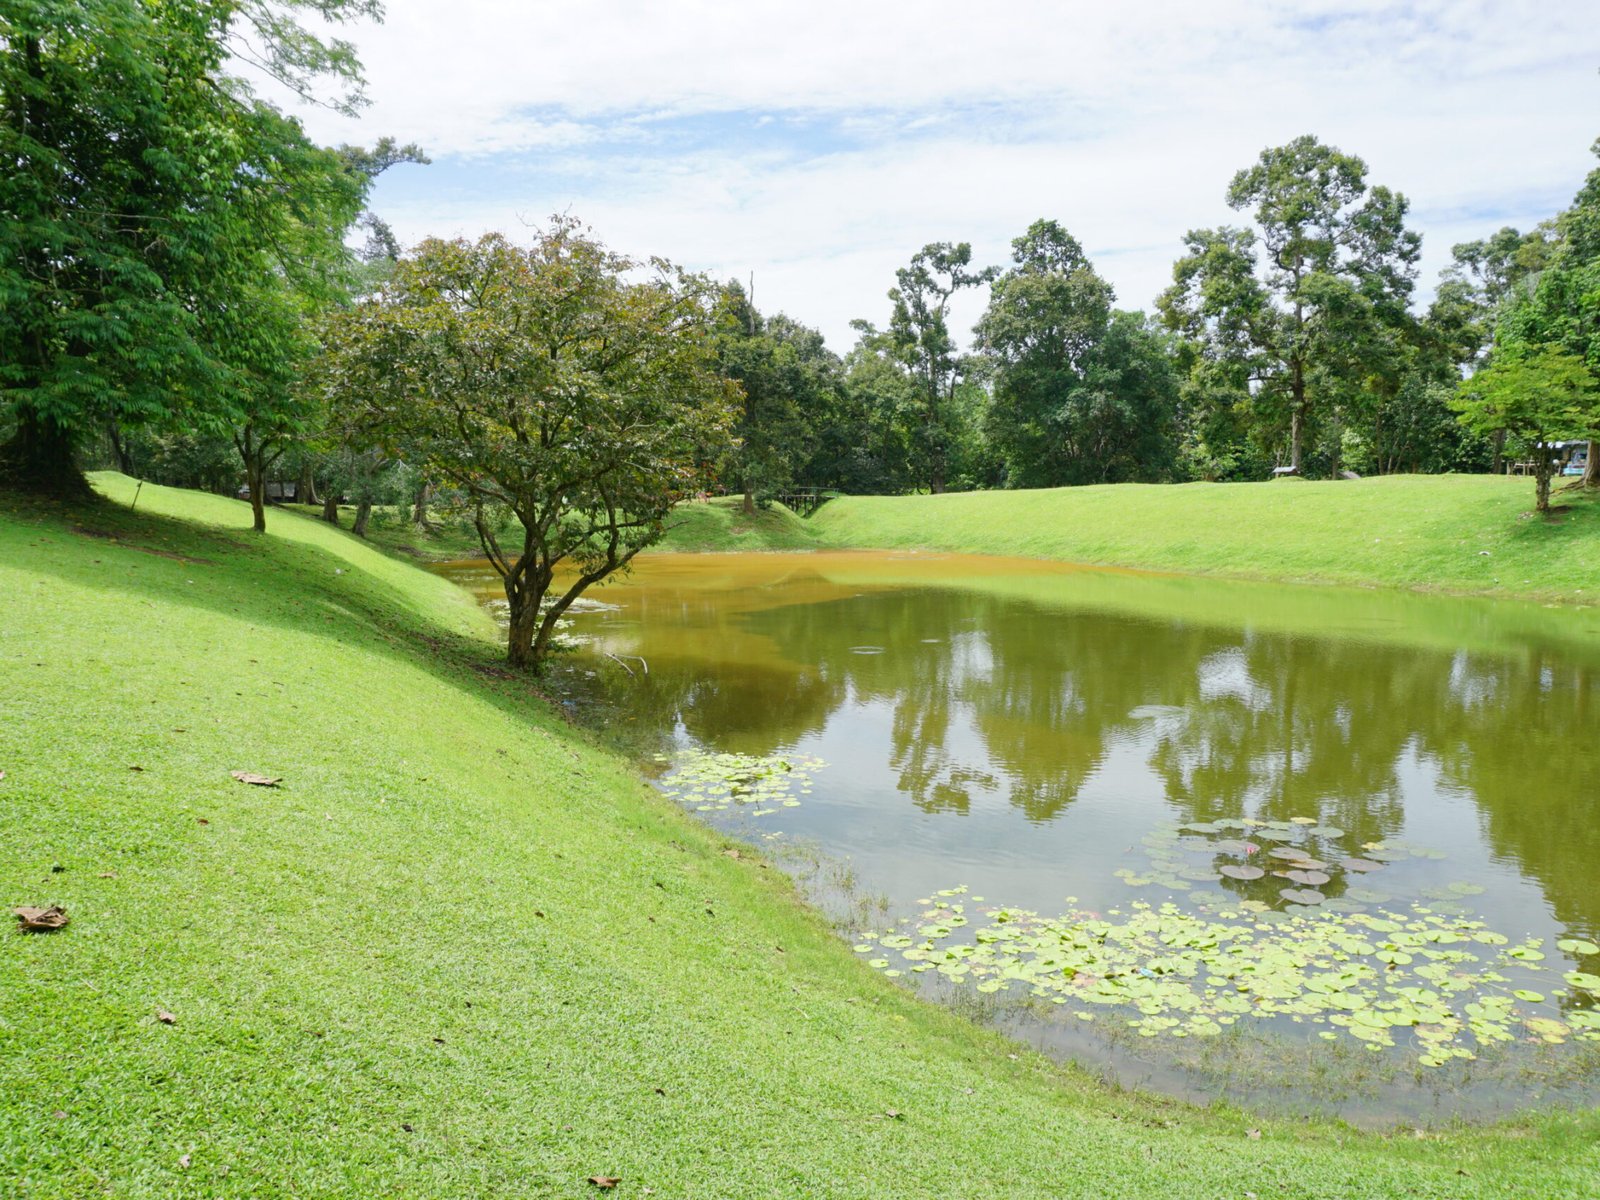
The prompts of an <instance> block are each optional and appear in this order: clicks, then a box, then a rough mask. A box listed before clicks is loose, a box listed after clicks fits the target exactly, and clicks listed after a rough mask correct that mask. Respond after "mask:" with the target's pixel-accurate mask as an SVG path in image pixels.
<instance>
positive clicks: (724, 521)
mask: <svg viewBox="0 0 1600 1200" xmlns="http://www.w3.org/2000/svg"><path fill="white" fill-rule="evenodd" d="M282 511H285V512H295V513H300V514H302V515H305V516H308V517H309V516H315V515H317V514H318V513H320V512H321V511H322V510H321V509H320V508H313V507H311V506H308V505H287V506H285V507H284V508H283V510H282ZM409 516H410V514H409V512H406V511H403V510H398V509H393V508H378V509H375V510H374V511H373V514H372V521H371V523H370V524H369V525H368V526H367V540H368V541H369V542H371V543H372V544H373V545H375V546H379V547H381V548H383V549H384V550H387V551H389V552H390V553H391V554H396V555H399V556H401V557H404V558H413V559H417V560H418V561H421V562H445V561H449V560H451V559H462V558H481V557H482V556H483V546H482V543H481V542H479V540H478V533H477V530H475V529H474V528H473V527H472V523H471V521H469V520H467V519H465V518H463V517H461V516H459V515H452V514H444V515H441V514H439V513H437V512H436V513H435V514H434V519H433V524H432V525H431V526H430V527H429V528H427V529H419V528H417V526H415V525H413V524H412V523H411V521H410V519H409ZM354 519H355V509H354V508H352V507H350V506H348V505H346V506H344V507H342V508H341V509H340V520H341V523H342V525H343V526H344V527H346V528H348V527H349V525H350V524H351V522H352V521H353V520H354ZM508 520H509V519H508ZM511 528H513V526H511V525H509V524H508V526H507V527H506V530H505V531H503V532H501V533H500V536H501V540H502V543H503V544H504V545H505V546H506V548H507V549H508V550H512V551H513V552H514V551H515V550H518V549H520V548H521V544H522V542H521V539H522V534H521V531H520V527H518V528H517V532H516V533H514V534H513V533H511V532H510V529H511ZM816 546H817V533H816V531H815V529H813V528H812V527H811V526H810V525H809V524H807V523H806V522H804V521H802V520H801V519H800V518H799V517H797V516H795V514H794V513H793V512H791V511H790V510H789V509H788V508H786V507H784V505H782V504H779V503H777V502H774V503H773V504H772V505H771V506H770V507H768V508H764V509H758V510H757V512H756V514H755V515H754V516H753V517H747V516H745V514H744V510H743V505H742V502H741V500H740V498H739V497H737V496H720V497H717V498H715V499H712V500H697V501H694V502H692V503H689V504H680V505H679V506H678V507H677V508H676V509H675V510H674V511H673V513H672V516H671V517H670V518H669V519H668V521H667V533H666V536H665V537H664V538H662V539H661V541H660V542H658V543H657V544H656V545H655V546H654V547H652V549H655V550H657V551H677V552H681V553H716V552H723V551H751V550H814V549H816Z"/></svg>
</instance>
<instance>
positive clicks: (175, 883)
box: [0, 477, 1600, 1200]
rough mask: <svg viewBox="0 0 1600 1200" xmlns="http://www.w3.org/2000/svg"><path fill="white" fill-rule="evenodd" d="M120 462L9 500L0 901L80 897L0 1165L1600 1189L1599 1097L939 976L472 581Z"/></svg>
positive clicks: (635, 1191)
mask: <svg viewBox="0 0 1600 1200" xmlns="http://www.w3.org/2000/svg"><path fill="white" fill-rule="evenodd" d="M100 484H101V486H102V487H103V488H104V489H105V490H106V491H107V492H108V494H109V495H110V496H111V497H112V501H113V502H112V503H108V504H105V505H103V506H100V507H96V508H90V509H85V510H82V511H76V512H67V513H63V512H58V511H55V510H52V509H40V508H34V507H27V506H23V507H17V506H11V507H6V506H4V505H0V595H3V596H4V597H5V598H6V604H5V607H4V610H3V615H0V696H3V697H4V706H5V712H4V717H5V719H4V722H3V725H0V771H4V772H5V775H4V778H3V779H0V830H3V831H4V832H3V833H0V839H3V846H4V850H5V853H4V854H3V855H0V898H3V899H4V900H5V901H6V902H7V904H8V905H9V904H49V903H61V904H63V905H65V906H66V907H67V909H68V910H69V911H70V913H71V914H72V924H71V925H70V926H69V927H68V928H67V929H65V930H64V931H62V932H59V933H56V934H48V935H24V934H20V933H6V934H4V935H3V936H0V1045H3V1047H4V1052H3V1053H0V1180H4V1181H5V1186H4V1189H3V1191H4V1194H5V1195H7V1196H8V1197H9V1196H18V1197H28V1198H35V1197H83V1196H91V1195H96V1196H97V1195H109V1196H119V1197H162V1198H166V1197H184V1196H197V1197H198V1196H206V1197H212V1196H290V1195H297V1196H316V1197H331V1196H350V1197H363V1198H366V1197H376V1196H388V1195H405V1196H414V1197H415V1196H423V1197H449V1198H452V1200H454V1198H460V1197H477V1196H483V1197H489V1196H493V1197H497V1198H504V1197H522V1196H582V1195H586V1194H594V1192H595V1189H594V1188H593V1187H592V1186H591V1185H590V1184H588V1183H587V1182H585V1181H586V1179H587V1178H588V1177H589V1176H592V1175H593V1176H620V1177H621V1180H622V1182H621V1183H620V1185H618V1187H617V1188H616V1190H615V1192H614V1193H613V1194H615V1195H619V1196H643V1195H645V1194H646V1192H647V1189H649V1190H650V1192H651V1193H652V1194H654V1195H657V1196H707V1197H725V1196H795V1195H826V1196H879V1195H893V1196H897V1197H910V1196H930V1197H933V1196H937V1197H951V1196H960V1197H977V1196H990V1195H996V1196H998V1195H1014V1194H1042V1195H1048V1196H1086V1197H1087V1196H1097V1197H1098V1196H1125V1195H1135V1196H1163V1197H1189V1196H1193V1197H1202V1196H1203V1197H1217V1196H1240V1197H1242V1196H1245V1195H1247V1194H1252V1193H1253V1194H1255V1195H1258V1196H1262V1197H1268V1196H1271V1197H1319V1198H1320V1197H1336V1196H1337V1197H1390V1196H1424V1197H1468V1196H1485V1197H1487V1196H1496V1197H1499V1196H1507V1195H1514V1194H1528V1195H1582V1194H1586V1192H1587V1191H1592V1186H1593V1181H1594V1179H1595V1178H1596V1177H1597V1175H1596V1172H1597V1171H1600V1152H1597V1150H1596V1134H1597V1133H1600V1121H1597V1119H1596V1118H1595V1116H1594V1115H1593V1114H1588V1115H1583V1116H1573V1117H1555V1116H1546V1117H1538V1118H1528V1119H1526V1120H1524V1121H1522V1122H1520V1123H1518V1124H1516V1125H1515V1126H1508V1127H1506V1128H1504V1129H1496V1130H1493V1131H1467V1132H1460V1133H1448V1134H1444V1135H1441V1136H1429V1137H1426V1138H1420V1137H1416V1136H1413V1135H1412V1134H1411V1133H1410V1132H1409V1131H1406V1132H1404V1133H1403V1134H1397V1135H1396V1136H1393V1137H1376V1136H1370V1135H1355V1134H1351V1133H1349V1132H1348V1131H1345V1130H1342V1129H1341V1128H1339V1127H1337V1126H1333V1125H1326V1124H1293V1125H1290V1124H1282V1125H1279V1124H1272V1123H1264V1122H1261V1121H1258V1120H1255V1119H1245V1118H1242V1117H1240V1116H1238V1115H1236V1114H1231V1113H1228V1112H1207V1111H1199V1110H1194V1109H1190V1108H1185V1107H1182V1106H1178V1105H1170V1104H1163V1103H1158V1102H1154V1101H1145V1100H1139V1099H1135V1098H1130V1097H1126V1096H1121V1095H1117V1094H1113V1093H1110V1092H1108V1091H1105V1090H1104V1089H1102V1088H1100V1087H1099V1086H1098V1085H1096V1084H1095V1083H1093V1082H1092V1081H1090V1080H1088V1079H1087V1078H1085V1077H1084V1076H1083V1075H1082V1074H1081V1073H1078V1072H1076V1071H1073V1070H1071V1069H1067V1068H1061V1067H1057V1066H1053V1065H1051V1064H1050V1063H1048V1062H1046V1061H1045V1060H1043V1059H1041V1058H1039V1057H1037V1056H1035V1055H1032V1054H1030V1053H1027V1052H1025V1051H1022V1050H1021V1049H1019V1048H1018V1047H1016V1046H1014V1045H1010V1044H1008V1043H1006V1042H1004V1041H1002V1040H1001V1039H999V1038H998V1037H995V1036H992V1035H989V1034H986V1033H984V1032H982V1031H980V1030H977V1029H975V1028H973V1027H971V1026H969V1025H968V1024H966V1023H964V1022H963V1021H962V1020H960V1019H959V1018H957V1017H955V1016H953V1015H951V1014H949V1013H946V1012H944V1011H942V1010H939V1009H935V1008H932V1007H930V1006H927V1005H924V1004H922V1003H919V1002H917V1001H914V1000H913V999H912V998H911V997H910V996H909V995H907V994H905V993H904V992H902V991H900V990H898V989H896V988H895V987H894V986H893V985H892V984H891V983H889V982H887V981H885V980H882V979H880V978H877V977H876V976H874V974H873V973H872V972H871V971H870V970H869V969H868V968H867V967H866V966H864V965H863V964H861V963H860V962H858V961H857V960H856V958H855V956H854V955H853V954H852V953H851V952H850V949H849V947H848V946H846V945H844V944H843V943H841V942H840V941H838V940H837V939H836V938H835V937H834V936H833V934H832V933H831V932H830V931H829V930H828V929H827V928H825V927H824V925H823V924H822V922H821V921H820V920H819V919H818V918H816V917H815V916H814V915H813V914H811V913H810V912H809V911H807V910H806V909H805V908H803V907H802V906H801V905H799V904H798V903H797V902H796V901H795V899H794V897H793V894H792V891H791V889H790V887H789V886H788V884H787V881H786V880H784V879H783V878H782V877H781V876H779V875H778V874H777V873H776V872H775V871H771V870H767V869H763V868H762V867H761V866H759V865H758V864H757V863H756V862H754V861H753V860H752V859H751V857H750V856H749V854H748V853H746V854H744V855H743V856H741V857H740V858H737V859H735V858H733V857H731V856H729V855H727V854H725V853H724V850H725V846H724V844H723V843H722V842H721V841H720V840H719V839H718V838H717V837H716V836H715V835H713V834H712V833H710V832H708V831H707V830H705V829H703V828H702V827H700V826H698V825H696V824H695V823H694V822H692V821H691V820H689V819H688V818H687V817H686V816H684V815H683V814H681V813H680V812H679V811H678V810H676V809H675V808H672V807H671V806H669V805H667V804H666V803H664V802H663V801H661V800H660V799H658V798H657V797H656V796H655V795H654V793H653V792H652V791H651V790H650V789H649V788H647V787H646V786H645V785H644V784H643V783H641V782H640V781H639V779H638V778H637V776H636V775H635V774H634V773H633V771H632V770H631V769H630V767H629V766H628V765H627V764H626V763H623V762H621V761H619V760H617V759H615V758H614V757H612V756H609V755H607V754H605V753H602V752H600V751H599V750H597V749H595V748H593V747H592V746H590V745H589V744H587V743H586V741H585V740H584V739H583V738H582V737H581V736H579V735H577V734H575V733H574V732H573V731H572V730H570V729H569V728H567V727H566V726H565V725H564V724H562V723H561V722H560V721H559V720H558V719H557V718H555V717H553V716H552V713H551V710H550V708H549V707H548V706H547V705H546V704H545V703H544V702H543V701H541V700H540V699H539V697H538V696H537V695H536V694H535V692H534V691H533V689H532V688H531V687H529V686H528V685H526V684H525V683H524V682H522V681H519V680H516V679H512V678H507V677H504V674H503V672H501V671H500V670H499V668H498V665H497V663H498V653H497V651H496V649H495V647H494V645H493V642H492V631H491V629H490V626H489V624H488V622H487V620H486V618H485V617H483V616H482V615H481V614H480V613H479V612H478V611H477V610H476V609H475V608H474V607H473V605H472V604H471V603H470V601H469V600H468V599H467V598H466V596H465V595H464V594H463V593H460V592H458V591H456V590H455V589H453V588H452V587H451V586H450V585H448V584H446V583H444V582H443V581H442V580H439V579H436V578H434V577H432V576H430V575H428V574H427V573H426V572H424V571H421V570H418V569H416V568H415V567H413V566H410V565H408V564H407V563H404V562H401V561H399V560H397V559H395V558H392V557H388V556H386V555H384V554H382V553H380V552H379V551H378V550H376V549H375V548H373V547H372V546H369V545H367V544H364V543H362V542H360V541H358V540H357V539H354V538H352V537H351V536H349V535H348V534H347V533H343V532H341V531H338V530H334V529H332V528H330V527H328V526H326V525H322V524H320V523H318V522H316V521H313V520H309V519H305V518H303V517H301V516H298V515H296V514H293V513H289V512H282V511H274V512H272V513H270V514H269V518H268V520H269V533H268V535H267V536H265V537H255V536H253V535H251V534H249V533H248V532H246V530H245V526H246V525H247V523H248V520H249V510H248V509H247V508H246V507H245V506H243V505H240V504H238V503H237V502H235V501H230V500H225V499H218V498H215V497H207V496H202V495H197V494H193V493H186V492H178V491H171V490H167V489H161V488H153V487H149V486H147V487H145V488H144V489H143V492H142V494H141V497H140V500H139V505H138V509H137V511H136V512H130V511H129V510H128V509H127V508H126V503H127V501H128V499H129V498H130V497H131V495H132V486H131V483H129V482H128V481H125V480H123V479H121V478H120V477H105V478H102V479H101V480H100ZM952 499H957V498H952ZM961 499H965V498H961ZM935 503H942V502H935ZM826 511H827V510H826V509H825V510H824V512H826ZM233 770H244V771H255V772H262V773H265V774H268V775H272V776H282V779H283V782H282V784H281V786H279V787H277V788H260V787H252V786H248V785H246V784H243V783H239V782H236V781H235V780H233V779H232V778H230V777H229V772H230V771H233ZM163 1012H164V1013H168V1014H170V1015H171V1016H172V1017H173V1018H174V1020H173V1021H172V1023H170V1024H169V1023H165V1022H163V1021H162V1020H161V1019H160V1018H159V1016H158V1014H159V1013H163ZM1252 1129H1259V1130H1260V1136H1259V1138H1256V1137H1252V1136H1251V1135H1250V1131H1251V1130H1252Z"/></svg>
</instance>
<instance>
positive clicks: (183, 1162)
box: [178, 1154, 189, 1171]
mask: <svg viewBox="0 0 1600 1200" xmlns="http://www.w3.org/2000/svg"><path fill="white" fill-rule="evenodd" d="M178 1165H179V1166H180V1167H182V1168H183V1169H184V1170H185V1171H187V1170H188V1169H189V1156H188V1155H187V1154H185V1155H184V1156H183V1157H182V1158H180V1159H179V1160H178Z"/></svg>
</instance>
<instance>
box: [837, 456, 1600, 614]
mask: <svg viewBox="0 0 1600 1200" xmlns="http://www.w3.org/2000/svg"><path fill="white" fill-rule="evenodd" d="M1553 502H1554V503H1555V504H1556V505H1557V506H1560V507H1562V508H1564V509H1565V511H1562V512H1558V513H1556V514H1555V515H1554V516H1553V517H1551V518H1549V519H1546V518H1540V517H1535V516H1534V515H1533V514H1532V511H1531V510H1532V508H1533V484H1532V483H1531V482H1530V481H1528V480H1526V479H1508V478H1504V477H1498V476H1488V475H1390V476H1385V477H1382V478H1377V479H1360V480H1346V481H1340V482H1313V481H1302V480H1292V481H1282V482H1277V483H1186V484H1177V485H1162V484H1116V485H1108V486H1103V487H1078V488H1055V489H1051V490H1048V491H1018V492H961V493H948V494H946V495H942V496H852V497H847V498H844V499H839V500H833V501H830V502H829V503H827V504H825V505H824V506H823V507H822V508H821V510H819V511H818V513H817V515H816V516H815V517H813V518H812V520H811V522H810V523H811V524H812V525H814V526H815V528H816V532H817V535H818V537H819V539H820V540H821V541H823V542H825V543H826V544H828V545H830V546H836V547H838V546H864V547H865V546H871V547H879V548H884V549H904V548H922V549H934V550H951V551H966V552H969V553H978V554H1014V555H1024V556H1032V557H1037V558H1054V559H1062V560H1066V561H1069V562H1083V563H1106V564H1112V565H1116V566H1126V567H1144V568H1148V569H1151V570H1158V571H1179V572H1192V573H1196V574H1217V575H1230V576H1237V577H1240V578H1256V579H1281V580H1300V581H1318V582H1325V583H1354V584H1370V585H1375V586H1384V587H1408V588H1420V589H1425V590H1437V591H1450V592H1473V593H1483V594H1487V595H1507V596H1510V595H1516V596H1524V597H1529V598H1534V599H1541V600H1557V601H1563V602H1567V603H1594V602H1595V601H1596V600H1597V599H1600V500H1597V499H1596V498H1594V497H1592V496H1586V495H1583V494H1582V493H1578V492H1573V491H1557V493H1556V494H1555V497H1554V501H1553Z"/></svg>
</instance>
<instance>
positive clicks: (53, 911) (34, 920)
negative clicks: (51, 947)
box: [11, 904, 72, 933]
mask: <svg viewBox="0 0 1600 1200" xmlns="http://www.w3.org/2000/svg"><path fill="white" fill-rule="evenodd" d="M11 911H12V912H14V913H16V914H17V919H18V920H19V921H21V922H22V928H23V929H25V930H27V931H28V932H29V933H50V932H52V931H53V930H56V929H60V928H61V927H62V926H63V925H65V924H67V923H68V922H69V921H71V920H72V918H71V917H69V916H67V910H66V909H64V908H62V907H61V906H60V905H59V904H52V905H51V906H50V907H49V908H34V907H32V906H30V905H27V904H24V905H22V906H21V907H19V908H14V909H12V910H11Z"/></svg>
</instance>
